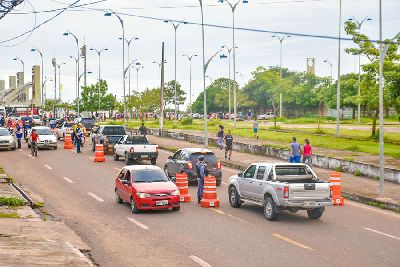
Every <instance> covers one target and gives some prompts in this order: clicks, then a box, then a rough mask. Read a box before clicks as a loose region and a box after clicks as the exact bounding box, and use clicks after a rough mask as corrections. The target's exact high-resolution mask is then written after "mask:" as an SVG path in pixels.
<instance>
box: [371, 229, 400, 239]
mask: <svg viewBox="0 0 400 267" xmlns="http://www.w3.org/2000/svg"><path fill="white" fill-rule="evenodd" d="M364 229H365V230H367V231H371V232H374V233H376V234H380V235H384V236H387V237H390V238H393V239H397V240H400V237H397V236H394V235H389V234H385V233H383V232H380V231H378V230H374V229H371V228H367V227H364Z"/></svg>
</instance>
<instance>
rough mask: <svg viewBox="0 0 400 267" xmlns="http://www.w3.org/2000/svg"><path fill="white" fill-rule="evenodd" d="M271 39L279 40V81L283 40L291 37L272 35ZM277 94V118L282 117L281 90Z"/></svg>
mask: <svg viewBox="0 0 400 267" xmlns="http://www.w3.org/2000/svg"><path fill="white" fill-rule="evenodd" d="M272 37H273V38H277V39H278V40H279V45H280V46H279V75H280V77H281V80H282V78H283V71H282V61H283V40H285V38H290V37H292V36H290V35H283V36H280V35H272ZM280 91H281V92H280V93H279V117H282V116H283V95H282V90H280Z"/></svg>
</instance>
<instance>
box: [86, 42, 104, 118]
mask: <svg viewBox="0 0 400 267" xmlns="http://www.w3.org/2000/svg"><path fill="white" fill-rule="evenodd" d="M90 51H96V52H97V55H98V56H99V109H98V111H100V109H101V108H100V87H101V52H103V51H108V48H105V47H104V48H102V49H101V50H97V49H96V48H90Z"/></svg>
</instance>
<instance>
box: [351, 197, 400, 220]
mask: <svg viewBox="0 0 400 267" xmlns="http://www.w3.org/2000/svg"><path fill="white" fill-rule="evenodd" d="M346 203H347V204H348V205H350V206H355V207H359V208H363V209H367V210H372V211H375V212H379V213H384V214H386V215H391V216H394V217H397V218H398V219H400V214H396V213H391V212H387V211H384V210H381V209H379V208H373V207H370V206H367V205H366V204H356V203H354V202H352V201H351V200H347V202H346Z"/></svg>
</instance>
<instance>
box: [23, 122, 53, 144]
mask: <svg viewBox="0 0 400 267" xmlns="http://www.w3.org/2000/svg"><path fill="white" fill-rule="evenodd" d="M32 130H36V133H37V134H38V135H39V140H38V143H37V147H38V148H53V149H57V138H56V136H55V135H54V134H53V132H52V131H51V129H50V128H49V127H45V126H37V127H33V128H32ZM31 144H32V140H31V138H30V137H29V138H28V147H29V148H30V147H31Z"/></svg>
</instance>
